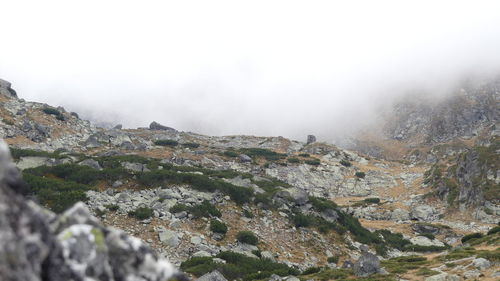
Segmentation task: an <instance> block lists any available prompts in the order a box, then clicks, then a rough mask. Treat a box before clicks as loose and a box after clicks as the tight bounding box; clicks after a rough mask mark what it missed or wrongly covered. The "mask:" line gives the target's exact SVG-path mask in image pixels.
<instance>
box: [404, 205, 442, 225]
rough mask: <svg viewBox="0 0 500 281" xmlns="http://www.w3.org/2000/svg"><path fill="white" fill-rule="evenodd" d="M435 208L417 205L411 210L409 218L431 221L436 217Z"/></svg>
mask: <svg viewBox="0 0 500 281" xmlns="http://www.w3.org/2000/svg"><path fill="white" fill-rule="evenodd" d="M436 214H437V212H436V209H434V208H433V207H431V206H429V205H419V206H416V207H414V208H413V209H412V210H411V214H410V216H411V218H412V219H415V220H419V221H431V220H433V219H434V218H435V217H436Z"/></svg>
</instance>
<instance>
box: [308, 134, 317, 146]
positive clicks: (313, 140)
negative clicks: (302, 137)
mask: <svg viewBox="0 0 500 281" xmlns="http://www.w3.org/2000/svg"><path fill="white" fill-rule="evenodd" d="M314 142H316V137H315V136H314V135H308V136H307V144H311V143H314Z"/></svg>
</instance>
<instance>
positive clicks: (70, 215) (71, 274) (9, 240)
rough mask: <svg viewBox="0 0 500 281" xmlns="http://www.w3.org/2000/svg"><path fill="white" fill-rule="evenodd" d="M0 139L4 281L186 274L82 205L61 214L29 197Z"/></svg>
mask: <svg viewBox="0 0 500 281" xmlns="http://www.w3.org/2000/svg"><path fill="white" fill-rule="evenodd" d="M23 186H24V184H23V183H22V180H21V178H20V177H19V172H17V169H16V167H15V166H14V164H13V163H12V162H11V159H10V155H9V151H8V148H7V146H6V144H5V143H4V142H3V141H0V280H2V281H38V280H40V281H41V280H51V281H84V280H103V281H104V280H106V281H113V280H117V281H118V280H134V281H164V280H168V279H169V278H172V277H175V278H177V279H184V277H183V276H182V275H181V274H180V273H179V272H178V271H177V270H176V269H175V268H174V267H173V266H172V265H171V264H170V263H169V262H168V261H166V260H164V259H159V258H158V257H157V256H156V254H155V253H154V252H153V251H152V250H151V249H150V248H149V247H148V246H146V245H145V244H144V243H143V242H142V241H140V240H139V239H137V238H134V237H131V236H128V235H127V234H125V233H124V232H122V231H120V230H117V229H113V228H106V227H104V226H102V225H101V224H100V223H99V221H98V220H97V219H96V218H95V217H93V216H92V215H91V214H90V212H89V211H88V209H87V208H86V207H85V205H84V204H82V203H78V204H76V205H75V206H74V207H72V208H70V209H69V210H67V211H66V212H64V213H63V214H62V215H60V216H56V215H55V214H53V213H52V212H50V211H48V210H46V209H44V208H42V207H40V206H38V205H36V204H34V203H33V202H31V201H28V200H27V199H25V198H24V196H23V194H24V193H26V192H25V191H23V190H22V188H23Z"/></svg>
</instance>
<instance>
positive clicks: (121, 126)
mask: <svg viewBox="0 0 500 281" xmlns="http://www.w3.org/2000/svg"><path fill="white" fill-rule="evenodd" d="M122 128H123V125H122V124H117V125H116V126H114V127H113V129H115V130H121V129H122Z"/></svg>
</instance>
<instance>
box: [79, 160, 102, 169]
mask: <svg viewBox="0 0 500 281" xmlns="http://www.w3.org/2000/svg"><path fill="white" fill-rule="evenodd" d="M78 165H80V166H87V167H90V168H93V169H96V170H99V171H101V170H102V167H101V165H100V164H99V162H97V161H96V160H94V159H85V160H83V161H82V162H80V163H78Z"/></svg>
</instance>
